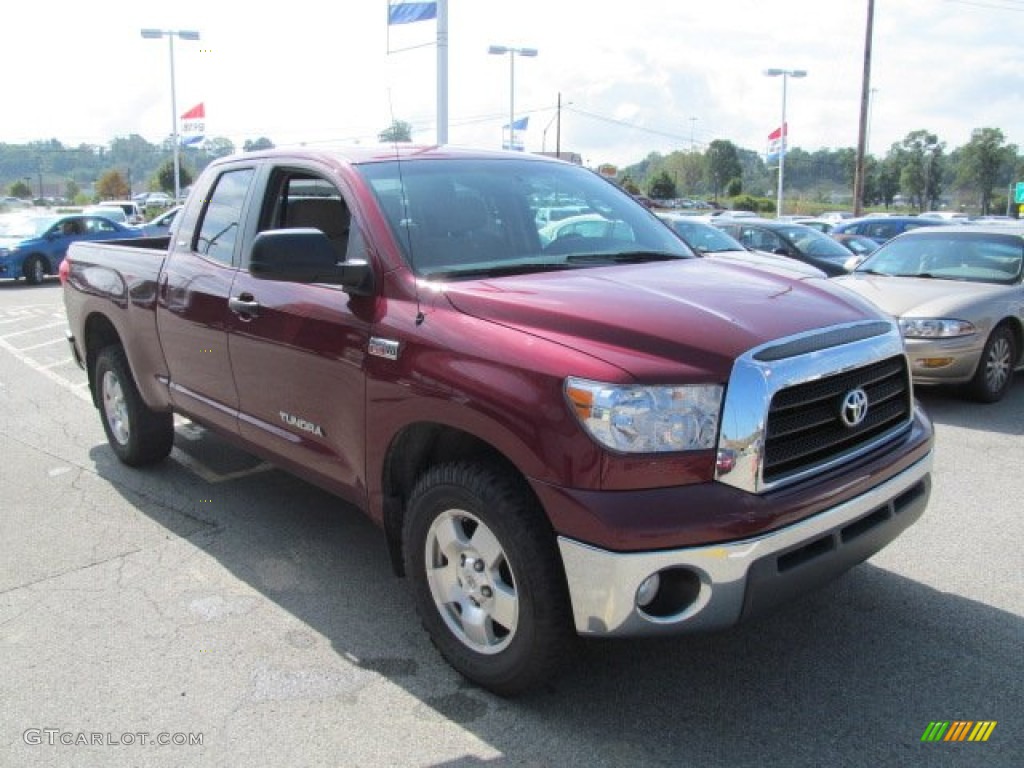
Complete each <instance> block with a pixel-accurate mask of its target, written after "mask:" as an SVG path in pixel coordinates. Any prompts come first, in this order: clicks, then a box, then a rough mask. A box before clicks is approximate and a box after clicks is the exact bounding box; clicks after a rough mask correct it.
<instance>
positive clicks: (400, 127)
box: [377, 120, 412, 144]
mask: <svg viewBox="0 0 1024 768" xmlns="http://www.w3.org/2000/svg"><path fill="white" fill-rule="evenodd" d="M377 138H378V139H380V141H381V143H382V144H395V143H397V142H400V141H412V124H411V123H407V122H405V120H392V121H391V125H389V126H388V127H387V128H385V129H384V130H383V131H381V132H380V133H379V134H377Z"/></svg>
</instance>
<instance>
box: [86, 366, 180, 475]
mask: <svg viewBox="0 0 1024 768" xmlns="http://www.w3.org/2000/svg"><path fill="white" fill-rule="evenodd" d="M93 370H94V375H93V382H94V386H95V387H96V394H97V402H98V403H99V409H100V416H101V420H102V421H103V431H104V432H106V433H107V442H109V443H110V447H111V448H112V449H113V451H114V453H115V454H117V458H118V459H120V460H121V461H122V462H123V463H125V464H127V465H129V466H132V467H141V466H145V465H146V464H154V463H156V462H158V461H160V460H162V459H164V458H166V457H167V455H168V454H169V453H170V452H171V447H172V446H173V444H174V415H173V414H171V413H160V412H158V411H154V410H152V409H151V408H150V407H149V406H148V405H146V403H145V402H144V401H143V399H142V396H141V395H140V394H139V389H138V387H137V386H136V385H135V379H134V378H132V373H131V369H130V368H129V367H128V359H127V358H126V357H125V354H124V349H122V348H121V347H120V346H110V347H106V348H104V349H102V350H100V353H99V355H97V356H96V366H95V368H94V369H93Z"/></svg>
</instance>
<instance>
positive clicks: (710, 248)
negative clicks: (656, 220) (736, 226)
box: [665, 219, 747, 253]
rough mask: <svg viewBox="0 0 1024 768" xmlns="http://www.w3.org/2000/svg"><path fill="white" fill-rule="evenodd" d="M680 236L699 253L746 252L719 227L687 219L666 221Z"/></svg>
mask: <svg viewBox="0 0 1024 768" xmlns="http://www.w3.org/2000/svg"><path fill="white" fill-rule="evenodd" d="M665 221H666V223H667V224H668V225H669V226H670V227H672V229H674V230H675V231H676V232H678V233H679V236H680V237H682V238H683V240H685V241H686V244H687V245H688V246H690V247H691V248H693V249H694V250H695V251H697V252H699V253H726V252H728V251H746V250H747V249H746V248H744V247H743V244H742V243H740V242H739V241H738V240H737V239H736V238H734V237H733V236H732V235H729V234H727V233H726V232H723V231H722V230H720V229H718V228H717V227H713V226H711V225H710V224H705V223H703V222H701V221H687V220H686V219H665Z"/></svg>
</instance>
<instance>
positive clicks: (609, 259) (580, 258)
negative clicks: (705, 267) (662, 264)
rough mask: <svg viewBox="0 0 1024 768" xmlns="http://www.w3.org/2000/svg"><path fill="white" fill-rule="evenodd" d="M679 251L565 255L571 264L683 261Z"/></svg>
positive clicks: (683, 257)
mask: <svg viewBox="0 0 1024 768" xmlns="http://www.w3.org/2000/svg"><path fill="white" fill-rule="evenodd" d="M685 258H687V257H686V256H681V255H680V254H678V253H665V252H663V251H622V252H618V253H573V254H570V255H569V256H566V257H565V260H566V261H567V262H569V263H571V264H595V263H597V264H607V263H611V264H642V263H644V262H648V261H681V260H683V259H685Z"/></svg>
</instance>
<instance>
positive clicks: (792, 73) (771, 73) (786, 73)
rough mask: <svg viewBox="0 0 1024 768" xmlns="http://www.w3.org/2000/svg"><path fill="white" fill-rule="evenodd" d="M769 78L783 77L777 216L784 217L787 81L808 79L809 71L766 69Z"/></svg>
mask: <svg viewBox="0 0 1024 768" xmlns="http://www.w3.org/2000/svg"><path fill="white" fill-rule="evenodd" d="M764 74H765V76H767V77H778V76H779V75H782V125H781V126H779V130H780V131H781V132H782V135H781V137H780V138H781V139H782V141H781V142H780V144H779V193H778V200H777V201H776V205H775V208H776V211H775V216H776V217H779V216H781V215H782V176H783V173H784V172H785V167H786V139H787V134H788V133H789V131H787V129H786V81H787V80H788V79H789V78H791V77H807V70H805V69H766V70H765V71H764Z"/></svg>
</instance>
